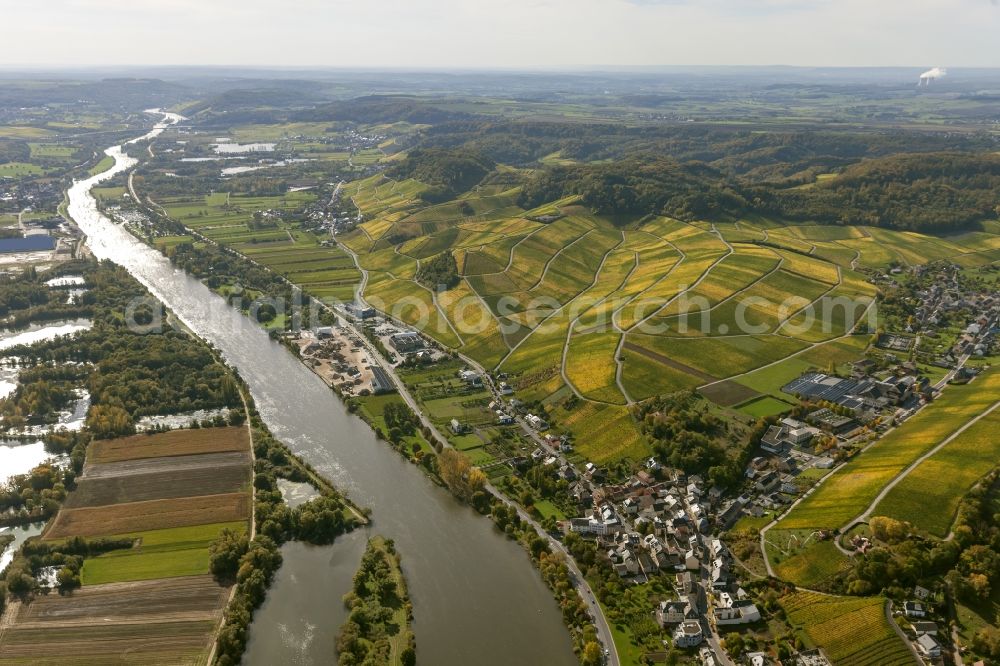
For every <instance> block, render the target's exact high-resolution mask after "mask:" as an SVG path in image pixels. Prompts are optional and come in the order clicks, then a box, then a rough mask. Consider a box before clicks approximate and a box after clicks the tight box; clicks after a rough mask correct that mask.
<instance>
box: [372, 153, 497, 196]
mask: <svg viewBox="0 0 1000 666" xmlns="http://www.w3.org/2000/svg"><path fill="white" fill-rule="evenodd" d="M495 167H496V164H495V163H494V162H493V161H492V160H490V159H488V158H485V157H483V156H481V155H478V154H476V153H473V152H470V151H457V150H444V149H441V148H415V149H414V150H412V151H410V153H409V154H408V155H407V156H406V158H405V159H403V160H402V161H401V162H400V163H399V164H397V165H395V166H393V167H392V168H390V169H389V170H388V171H387V172H386V174H387V175H388V176H390V177H392V178H397V179H400V180H403V179H406V178H414V179H416V180H419V181H420V182H422V183H425V184H426V185H430V186H431V189H429V190H427V191H425V192H424V193H423V194H422V195H421V196H422V197H423V198H424V199H425V200H426V201H429V202H432V203H433V202H439V201H447V200H448V199H452V198H454V197H455V196H457V195H459V194H461V193H462V192H465V191H466V190H469V189H472V188H473V187H474V186H475V185H476V184H477V183H479V182H480V181H481V180H482V179H483V178H485V177H486V175H487V174H488V173H490V171H492V170H493V169H494V168H495Z"/></svg>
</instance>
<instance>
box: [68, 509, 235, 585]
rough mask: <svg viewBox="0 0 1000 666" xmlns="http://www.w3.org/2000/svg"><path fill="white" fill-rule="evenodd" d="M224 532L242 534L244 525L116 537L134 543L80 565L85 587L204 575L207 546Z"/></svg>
mask: <svg viewBox="0 0 1000 666" xmlns="http://www.w3.org/2000/svg"><path fill="white" fill-rule="evenodd" d="M224 529H230V530H235V531H237V532H245V531H246V529H247V523H246V522H244V521H239V522H227V523H214V524H209V525H197V526H194V527H180V528H173V529H164V530H150V531H145V532H133V533H127V534H116V535H114V538H130V539H135V540H136V541H137V544H136V546H135V547H134V548H132V549H131V550H116V551H111V552H110V553H105V554H104V555H101V556H99V557H94V558H89V559H87V560H85V561H84V563H83V571H82V574H81V581H82V583H83V584H84V585H101V584H104V583H123V582H127V581H136V580H153V579H158V578H174V577H176V576H195V575H199V574H207V573H208V572H209V569H208V546H209V544H211V543H212V541H214V540H215V539H216V538H217V537H218V535H219V533H220V532H222V530H224Z"/></svg>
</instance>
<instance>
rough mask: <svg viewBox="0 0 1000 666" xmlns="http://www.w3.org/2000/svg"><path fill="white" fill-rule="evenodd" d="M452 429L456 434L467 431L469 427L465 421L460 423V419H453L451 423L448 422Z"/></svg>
mask: <svg viewBox="0 0 1000 666" xmlns="http://www.w3.org/2000/svg"><path fill="white" fill-rule="evenodd" d="M448 427H449V428H451V431H452V432H453V433H455V434H456V435H462V434H464V433H465V432H466V430H467V428H466V425H465V424H464V423H460V422H459V420H458V419H452V420H451V423H449V424H448Z"/></svg>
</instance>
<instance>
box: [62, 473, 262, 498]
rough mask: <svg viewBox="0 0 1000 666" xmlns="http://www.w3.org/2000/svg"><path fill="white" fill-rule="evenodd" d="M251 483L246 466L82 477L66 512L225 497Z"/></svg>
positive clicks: (70, 495)
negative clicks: (170, 500) (133, 504)
mask: <svg viewBox="0 0 1000 666" xmlns="http://www.w3.org/2000/svg"><path fill="white" fill-rule="evenodd" d="M249 482H250V468H249V466H248V465H247V464H246V463H242V464H237V465H226V466H221V467H202V468H200V469H185V470H179V471H169V472H154V473H150V474H131V475H129V476H114V477H107V478H94V479H91V478H83V479H81V480H80V482H79V484H77V487H76V490H74V491H73V492H72V493H70V494H69V495H68V496H67V498H66V503H65V504H64V508H65V509H79V508H83V507H97V506H107V505H109V504H127V503H131V502H149V501H153V500H166V499H176V498H180V497H192V496H194V497H200V496H204V495H225V494H227V493H235V492H238V491H240V490H245V489H246V488H247V485H248V484H249Z"/></svg>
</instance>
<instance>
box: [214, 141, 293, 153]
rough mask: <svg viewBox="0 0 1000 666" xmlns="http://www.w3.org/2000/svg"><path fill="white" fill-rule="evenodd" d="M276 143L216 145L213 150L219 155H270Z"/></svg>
mask: <svg viewBox="0 0 1000 666" xmlns="http://www.w3.org/2000/svg"><path fill="white" fill-rule="evenodd" d="M275 145H277V144H274V143H216V144H213V145H212V149H213V150H215V152H216V153H218V154H219V155H233V154H235V155H241V154H244V153H270V152H272V151H273V150H274V147H275Z"/></svg>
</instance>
